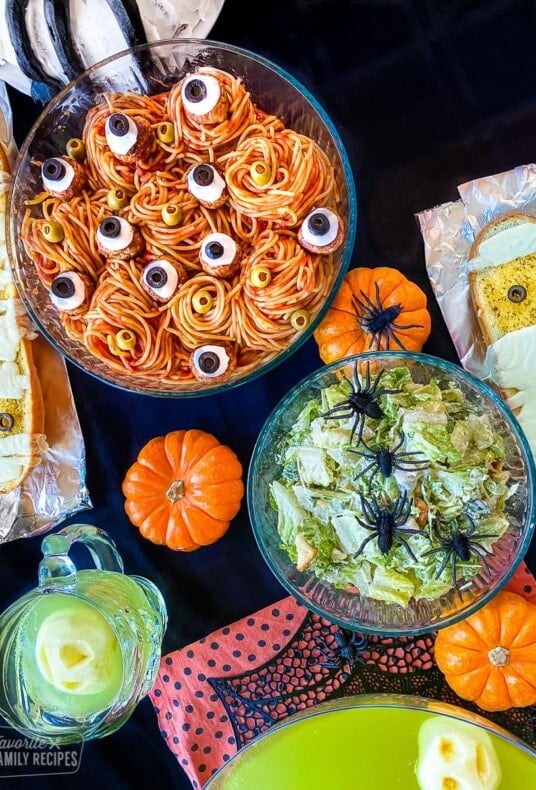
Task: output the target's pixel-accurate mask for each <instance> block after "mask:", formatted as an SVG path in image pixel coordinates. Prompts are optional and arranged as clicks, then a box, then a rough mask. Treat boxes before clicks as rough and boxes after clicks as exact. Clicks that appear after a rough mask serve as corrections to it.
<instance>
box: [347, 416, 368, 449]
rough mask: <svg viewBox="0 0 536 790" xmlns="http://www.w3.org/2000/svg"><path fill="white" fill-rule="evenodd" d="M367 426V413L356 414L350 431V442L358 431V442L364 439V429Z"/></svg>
mask: <svg viewBox="0 0 536 790" xmlns="http://www.w3.org/2000/svg"><path fill="white" fill-rule="evenodd" d="M364 428H365V415H364V414H356V417H355V420H354V424H353V426H352V430H351V432H350V442H351V441H352V439H353V438H354V436H355V434H356V433H357V442H358V444H359V442H361V441H362V439H363V430H364Z"/></svg>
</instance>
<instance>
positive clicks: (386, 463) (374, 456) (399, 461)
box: [350, 432, 430, 483]
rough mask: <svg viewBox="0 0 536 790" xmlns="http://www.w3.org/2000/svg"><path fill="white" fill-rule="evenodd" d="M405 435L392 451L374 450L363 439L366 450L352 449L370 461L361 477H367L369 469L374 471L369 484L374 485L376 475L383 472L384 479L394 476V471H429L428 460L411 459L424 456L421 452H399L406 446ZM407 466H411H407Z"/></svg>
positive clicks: (382, 448) (384, 448)
mask: <svg viewBox="0 0 536 790" xmlns="http://www.w3.org/2000/svg"><path fill="white" fill-rule="evenodd" d="M404 439H405V436H404V433H403V432H402V433H401V434H400V441H399V442H398V443H397V444H395V446H394V447H393V448H392V449H391V450H390V449H389V448H388V447H379V448H378V449H377V450H373V449H372V447H369V445H368V444H367V443H366V442H365V441H364V440H363V439H361V444H362V445H363V447H364V448H365V449H364V450H359V449H358V448H354V447H352V448H350V452H352V453H357V454H358V455H361V456H362V457H363V458H367V459H369V460H370V463H369V464H368V466H366V467H365V468H364V469H363V471H362V472H360V476H361V475H366V473H367V472H368V471H369V469H374V471H373V472H372V474H371V476H370V481H369V483H372V481H373V480H374V478H375V477H376V475H377V474H378V473H379V472H381V474H382V476H383V477H384V478H386V477H391V475H392V474H393V469H401V470H402V471H403V472H414V471H422V470H423V469H428V467H429V466H430V463H429V462H428V461H427V460H426V459H423V460H420V459H419V458H411V456H413V455H422V453H421V452H420V451H419V450H415V451H414V452H406V453H401V452H398V451H399V450H400V448H401V447H402V445H403V444H404ZM407 464H410V465H409V466H407Z"/></svg>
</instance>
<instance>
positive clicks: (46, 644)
mask: <svg viewBox="0 0 536 790" xmlns="http://www.w3.org/2000/svg"><path fill="white" fill-rule="evenodd" d="M17 649H18V650H20V651H21V652H20V655H21V669H22V675H23V683H24V686H25V688H26V690H27V692H28V694H29V696H30V697H31V698H32V699H33V700H34V701H35V702H36V703H37V704H39V705H40V707H42V709H43V710H44V711H45V712H46V713H47V714H50V715H53V716H58V717H64V716H67V717H72V718H76V719H80V718H84V717H87V716H91V715H94V714H96V713H99V712H100V711H103V710H105V709H106V708H108V707H109V706H110V705H112V704H113V702H114V700H115V699H116V697H117V695H118V694H119V691H120V689H121V683H122V679H123V656H122V651H121V646H120V644H119V641H118V639H117V636H116V634H115V632H114V630H113V629H112V628H111V627H110V625H109V624H108V622H107V621H106V619H105V618H104V617H103V616H102V615H101V614H100V613H99V612H98V611H97V610H96V609H95V608H94V607H92V606H90V605H89V604H87V603H85V601H83V600H80V599H79V598H76V597H75V596H71V595H64V594H62V593H51V594H48V595H43V596H42V597H41V598H40V599H39V600H37V601H36V602H35V604H34V605H33V606H32V607H31V610H30V611H29V613H28V615H27V619H26V622H25V625H24V628H23V629H21V635H20V637H19V644H18V646H17Z"/></svg>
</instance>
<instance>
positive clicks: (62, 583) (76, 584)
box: [0, 524, 167, 744]
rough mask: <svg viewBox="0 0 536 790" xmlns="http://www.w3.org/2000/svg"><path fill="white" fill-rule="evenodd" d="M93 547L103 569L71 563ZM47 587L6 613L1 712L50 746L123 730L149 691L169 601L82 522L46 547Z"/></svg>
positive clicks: (1, 619)
mask: <svg viewBox="0 0 536 790" xmlns="http://www.w3.org/2000/svg"><path fill="white" fill-rule="evenodd" d="M77 542H79V543H82V544H84V545H85V546H86V547H87V549H88V550H89V553H90V555H91V557H92V560H93V562H94V563H95V566H96V567H95V568H92V569H89V570H86V569H84V570H77V569H76V566H75V564H74V562H73V561H72V559H71V558H70V557H69V551H70V549H71V546H72V545H73V544H74V543H77ZM41 548H42V551H43V559H42V560H41V562H40V563H39V572H38V580H39V583H38V586H37V587H36V588H35V589H34V590H32V591H31V592H29V593H27V594H26V595H24V596H22V597H21V598H19V599H18V600H17V601H15V603H13V604H12V605H11V606H10V607H9V608H8V609H6V610H5V611H4V613H3V614H2V615H1V616H0V713H1V714H2V716H3V717H4V718H5V719H6V721H7V722H8V724H10V725H11V726H12V727H13V728H15V729H16V730H18V731H19V732H21V733H23V734H25V735H28V736H29V737H32V738H36V739H38V740H40V741H43V742H45V743H53V744H61V743H64V744H65V743H77V742H80V741H83V740H88V739H91V738H101V737H103V736H105V735H109V734H110V733H112V732H115V730H117V729H118V728H119V727H121V725H122V724H124V722H125V721H126V720H127V719H128V718H129V716H130V715H131V714H132V712H133V710H134V708H135V706H136V705H137V703H138V702H139V701H140V700H141V699H142V698H143V697H144V696H145V695H146V694H147V693H148V691H149V690H150V688H151V686H152V684H153V682H154V679H155V677H156V673H157V670H158V664H159V660H160V652H161V645H162V638H163V635H164V631H165V628H166V624H167V612H166V605H165V602H164V599H163V597H162V595H161V593H160V592H159V590H158V589H157V588H156V587H155V585H154V584H153V583H152V582H150V581H148V580H147V579H144V578H143V577H141V576H126V575H125V574H124V573H123V562H122V560H121V557H120V555H119V553H118V551H117V549H116V547H115V544H114V543H113V541H112V540H111V539H110V538H109V537H108V535H107V533H106V532H104V531H103V530H100V529H97V528H96V527H93V526H91V525H88V524H75V525H73V526H69V527H65V528H64V529H62V530H59V531H58V532H56V533H54V534H51V535H48V536H47V537H45V538H44V539H43V541H42V544H41Z"/></svg>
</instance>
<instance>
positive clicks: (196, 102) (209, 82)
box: [181, 74, 221, 115]
mask: <svg viewBox="0 0 536 790" xmlns="http://www.w3.org/2000/svg"><path fill="white" fill-rule="evenodd" d="M181 97H182V103H183V106H184V109H185V110H186V111H187V112H189V113H191V114H192V115H206V114H207V113H209V112H211V111H212V110H213V109H214V107H215V106H216V105H217V103H218V102H219V100H220V97H221V87H220V83H219V82H218V80H217V79H216V77H213V76H212V75H210V74H197V75H193V76H191V77H187V78H186V79H185V80H184V82H183V85H182V88H181Z"/></svg>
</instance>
